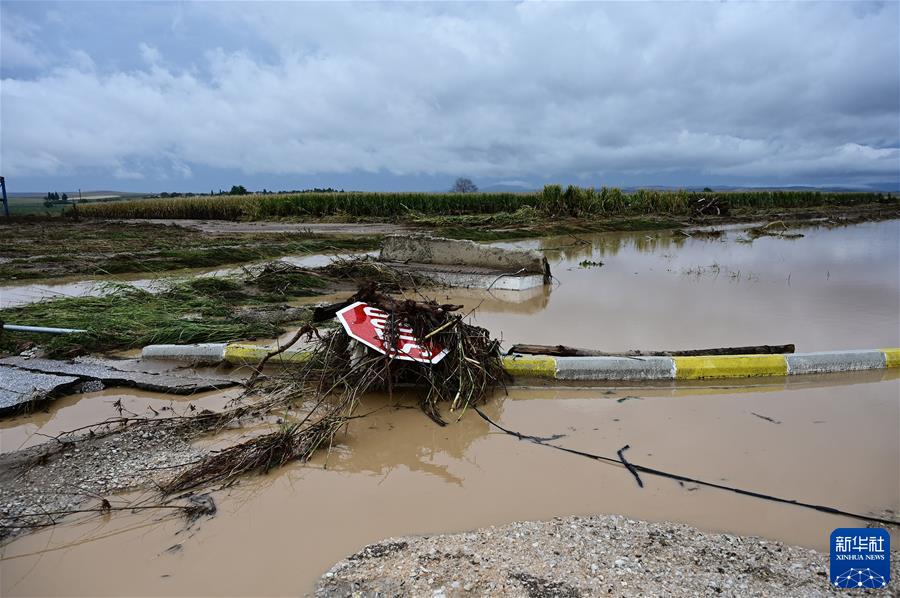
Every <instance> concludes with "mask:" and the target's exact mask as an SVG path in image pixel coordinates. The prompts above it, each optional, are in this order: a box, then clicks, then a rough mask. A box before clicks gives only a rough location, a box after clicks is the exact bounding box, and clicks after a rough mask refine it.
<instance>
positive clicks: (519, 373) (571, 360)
mask: <svg viewBox="0 0 900 598" xmlns="http://www.w3.org/2000/svg"><path fill="white" fill-rule="evenodd" d="M272 350H273V348H272V347H264V346H260V345H251V344H244V343H227V344H226V343H206V344H200V345H150V346H148V347H144V350H143V351H142V353H141V356H142V357H144V358H145V359H172V360H179V361H227V362H228V363H232V364H249V365H255V364H257V363H259V361H260V360H261V359H263V358H264V357H265V356H266V355H268V354H269V352H270V351H272ZM308 357H309V354H308V353H307V352H305V351H302V350H299V349H288V350H287V351H285V352H283V353H279V354H278V355H276V356H274V357H272V359H271V362H273V363H300V362H303V361H305V360H306V359H308ZM503 368H504V369H505V370H506V372H507V373H508V374H510V375H511V376H513V377H514V378H543V379H548V380H616V381H623V380H626V381H627V380H631V381H642V380H701V379H715V378H755V377H764V376H769V377H771V376H796V375H802V374H823V373H833V372H851V371H859V370H880V369H886V368H900V348H888V349H874V350H870V351H825V352H819V353H792V354H787V355H716V356H709V357H550V356H547V355H508V356H506V357H504V358H503Z"/></svg>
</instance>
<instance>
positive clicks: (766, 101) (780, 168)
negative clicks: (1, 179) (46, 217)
mask: <svg viewBox="0 0 900 598" xmlns="http://www.w3.org/2000/svg"><path fill="white" fill-rule="evenodd" d="M143 7H144V5H141V4H131V5H129V9H128V10H130V11H133V12H135V13H140V11H141V10H142V9H143ZM171 8H172V11H171V14H170V15H169V16H168V17H167V20H166V21H165V22H166V25H165V27H161V28H160V29H159V30H148V31H146V32H145V35H144V37H142V38H135V39H133V40H132V42H133V45H132V47H131V48H124V49H122V50H121V51H122V52H123V53H131V54H133V61H132V62H131V63H129V65H128V66H127V67H123V66H121V65H119V66H115V67H108V66H104V65H109V64H117V63H115V62H114V61H111V58H110V57H109V56H106V55H99V54H100V53H99V52H93V53H91V52H88V51H85V50H82V49H79V48H66V49H62V50H59V51H58V53H57V54H56V55H55V56H52V57H51V56H46V55H44V54H41V53H39V52H37V51H36V50H34V48H35V47H36V46H34V45H33V43H32V42H33V38H34V35H35V32H36V31H37V29H38V25H35V24H33V23H29V22H28V21H27V20H26V18H25V17H23V16H20V15H18V14H16V13H15V10H14V8H9V5H8V3H4V5H3V10H4V14H3V16H4V19H3V21H4V30H3V34H4V35H3V64H4V79H3V82H2V83H3V84H2V102H3V103H2V114H0V116H2V153H0V155H2V162H3V170H4V171H5V172H6V173H7V174H9V175H14V174H18V175H22V176H55V175H61V174H72V173H78V172H82V171H88V170H90V171H103V172H107V173H109V174H112V175H113V176H116V177H121V178H124V179H131V178H138V177H160V176H173V177H190V176H191V173H192V172H193V170H192V165H193V166H198V165H199V166H203V167H212V168H218V169H230V170H237V171H240V172H244V173H247V174H273V175H290V174H311V173H350V172H359V171H362V172H370V173H388V174H394V175H416V174H430V175H452V174H458V173H466V174H469V175H470V176H475V177H492V178H506V179H528V180H535V179H536V178H540V177H559V176H576V177H582V178H585V179H591V180H602V179H604V178H609V177H612V176H617V175H622V174H628V175H641V174H643V173H647V174H651V173H652V174H657V175H658V174H659V173H666V172H677V171H694V172H699V173H706V174H710V175H717V176H723V177H732V178H733V179H734V180H736V181H737V180H760V179H766V178H770V179H773V180H779V181H784V182H804V183H816V182H818V181H829V182H834V181H841V182H846V183H865V182H868V181H873V180H874V181H883V180H896V179H897V178H898V177H900V174H898V163H900V150H898V144H900V133H898V127H900V107H898V106H900V58H898V56H900V47H898V31H897V22H898V5H897V4H896V3H887V4H865V5H861V4H858V3H848V4H844V3H827V4H805V3H763V4H758V3H752V4H751V3H741V4H699V3H692V4H687V5H684V4H659V3H652V4H651V3H637V4H626V3H610V4H574V3H540V4H537V3H534V4H533V3H524V4H477V5H463V4H451V5H444V4H388V5H380V4H345V3H338V4H330V5H322V4H305V3H297V4H295V3H273V4H269V3H263V4H233V3H223V4H220V3H213V4H207V3H201V4H192V5H178V6H177V7H171ZM158 9H159V7H158V5H157V7H156V10H158ZM55 11H57V12H60V11H62V12H70V13H77V12H78V11H79V5H78V4H77V3H76V4H71V5H63V6H56V7H55ZM10 17H12V18H15V19H18V23H19V24H20V25H22V27H21V28H18V27H17V29H19V30H20V31H25V32H26V33H27V32H30V33H27V35H25V36H22V35H19V36H18V37H7V35H8V34H7V27H6V23H7V22H8V19H9V18H10ZM64 18H65V15H64ZM116 25H117V24H116V23H115V22H108V23H103V26H104V27H115V26H116ZM176 30H177V31H176ZM179 32H180V33H179ZM173 35H184V36H191V37H193V38H196V37H197V36H201V39H203V40H204V44H203V45H204V46H205V47H204V48H202V50H198V51H182V50H180V49H178V48H175V46H174V45H173V44H171V43H167V40H169V37H170V36H173ZM204 35H206V37H203V36H204ZM229 35H234V36H239V39H240V40H242V41H241V43H240V45H237V46H235V45H227V44H225V43H222V42H221V41H220V40H221V39H222V38H223V36H229ZM29 36H30V37H31V42H30V41H29ZM29 43H31V45H29ZM8 48H12V50H11V51H10V52H11V53H10V55H9V56H8V55H7V51H8ZM22 48H25V49H24V50H23V49H22ZM29 49H30V52H29V51H28V50H29ZM10 56H11V57H10ZM7 61H16V64H15V65H12V63H10V64H9V65H8V64H7ZM98 65H100V66H98ZM7 66H10V67H12V66H15V67H16V68H22V69H29V68H30V69H31V70H30V71H23V72H22V74H16V75H15V76H8V75H7V71H8V70H10V69H8V68H7Z"/></svg>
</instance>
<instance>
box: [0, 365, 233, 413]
mask: <svg viewBox="0 0 900 598" xmlns="http://www.w3.org/2000/svg"><path fill="white" fill-rule="evenodd" d="M149 369H150V366H148V365H145V364H142V363H141V362H140V361H139V360H134V359H126V360H108V359H96V358H91V357H81V358H76V359H74V360H71V361H58V360H54V359H39V358H31V359H29V358H25V357H18V356H17V357H7V358H5V359H0V412H3V411H5V410H7V409H12V408H15V407H19V406H23V405H25V404H27V403H31V402H35V401H40V400H44V399H47V398H52V397H53V396H58V395H60V394H65V393H67V392H71V391H73V390H74V389H75V387H76V385H78V384H82V383H85V382H90V381H96V382H100V383H101V384H102V385H103V386H105V387H114V386H124V387H129V388H139V389H141V390H148V391H152V392H161V393H166V394H176V395H190V394H194V393H198V392H204V391H208V390H220V389H223V388H229V387H232V386H236V385H238V384H241V380H240V379H239V378H231V377H206V376H199V375H196V374H192V373H191V372H190V371H189V370H187V371H184V370H182V371H172V370H164V371H148V370H149Z"/></svg>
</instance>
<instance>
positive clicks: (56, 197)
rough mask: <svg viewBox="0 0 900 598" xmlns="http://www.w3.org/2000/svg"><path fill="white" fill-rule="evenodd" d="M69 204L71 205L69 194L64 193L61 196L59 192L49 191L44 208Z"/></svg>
mask: <svg viewBox="0 0 900 598" xmlns="http://www.w3.org/2000/svg"><path fill="white" fill-rule="evenodd" d="M67 203H69V196H68V194H66V193H63V194H62V195H60V193H59V192H58V191H48V192H47V196H46V197H45V198H44V206H45V207H47V208H51V207H53V206H55V205H60V204H67Z"/></svg>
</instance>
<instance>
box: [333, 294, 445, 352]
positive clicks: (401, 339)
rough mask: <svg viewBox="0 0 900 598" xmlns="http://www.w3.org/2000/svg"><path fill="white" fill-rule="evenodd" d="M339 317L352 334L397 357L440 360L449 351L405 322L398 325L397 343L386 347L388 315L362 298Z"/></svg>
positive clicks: (371, 345) (377, 349)
mask: <svg viewBox="0 0 900 598" xmlns="http://www.w3.org/2000/svg"><path fill="white" fill-rule="evenodd" d="M337 319H338V321H339V322H340V323H341V324H342V325H343V326H344V330H346V331H347V334H349V335H350V336H351V337H353V338H355V339H356V340H358V341H359V342H361V343H363V344H364V345H366V346H368V347H372V348H373V349H375V350H376V351H378V352H379V353H383V354H385V355H388V356H390V357H393V358H394V359H405V360H407V361H419V362H422V363H437V362H439V361H440V360H441V359H443V358H444V355H446V354H447V350H446V349H444V347H442V346H441V345H439V344H438V343H436V342H434V341H433V340H428V341H425V342H424V343H423V342H421V341H419V339H418V338H416V337H415V335H414V333H413V329H412V328H410V327H409V326H406V325H404V324H402V323H401V324H400V326H398V327H397V339H396V341H395V342H394V346H393V347H387V346H385V341H384V329H385V326H386V325H387V320H388V314H387V313H386V312H384V311H382V310H380V309H378V308H377V307H374V306H371V305H369V304H368V303H363V302H362V301H357V302H356V303H354V304H352V305H348V306H347V307H345V308H344V309H342V310H340V311H339V312H337Z"/></svg>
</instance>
